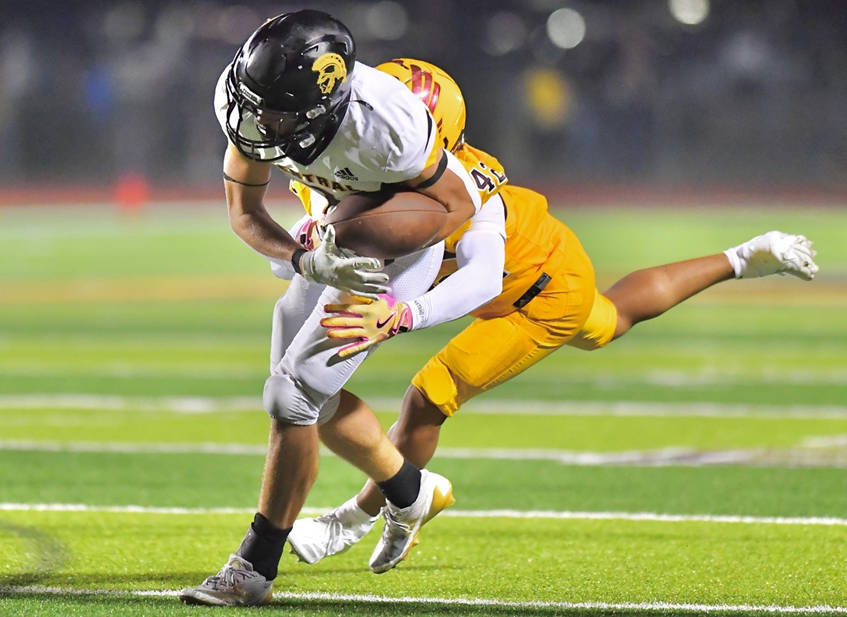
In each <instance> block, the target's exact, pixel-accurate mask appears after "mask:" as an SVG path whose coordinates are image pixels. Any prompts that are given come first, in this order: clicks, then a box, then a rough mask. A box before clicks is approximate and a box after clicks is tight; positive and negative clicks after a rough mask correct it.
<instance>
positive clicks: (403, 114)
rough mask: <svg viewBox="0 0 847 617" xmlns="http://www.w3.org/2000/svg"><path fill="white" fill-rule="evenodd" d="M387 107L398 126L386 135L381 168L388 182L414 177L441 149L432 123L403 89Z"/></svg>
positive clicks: (427, 112) (430, 117)
mask: <svg viewBox="0 0 847 617" xmlns="http://www.w3.org/2000/svg"><path fill="white" fill-rule="evenodd" d="M390 110H391V115H392V116H393V118H391V121H392V122H391V124H392V126H395V127H398V129H397V130H394V131H392V132H391V134H390V135H389V138H390V139H389V144H388V154H387V156H386V159H385V168H384V169H383V173H384V176H385V181H384V182H385V183H388V184H391V183H395V182H405V181H407V180H411V179H412V178H416V177H417V176H419V175H420V174H421V172H422V171H423V170H424V169H426V168H427V167H430V166H431V165H433V164H434V163H435V161H436V159H437V157H438V152H439V150H440V148H439V147H438V139H437V133H436V128H435V122H434V121H433V120H432V116H431V115H429V111H428V110H427V108H426V106H425V105H424V104H423V103H422V102H421V101H420V100H419V99H418V98H417V97H416V96H415V95H413V94H412V93H411V92H409V91H408V90H406V89H405V88H403V89H402V90H401V91H399V92H398V93H397V94H395V95H394V97H393V100H392V105H390Z"/></svg>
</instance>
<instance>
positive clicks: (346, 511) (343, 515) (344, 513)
mask: <svg viewBox="0 0 847 617" xmlns="http://www.w3.org/2000/svg"><path fill="white" fill-rule="evenodd" d="M338 518H340V519H341V520H343V521H344V522H345V523H349V524H352V525H361V524H363V523H368V522H374V521H375V520H376V516H371V515H370V514H368V513H367V512H365V511H364V510H362V508H360V507H359V502H358V501H356V497H353V498H351V499H348V500H347V501H345V502H344V503H343V504H341V506H339V508H338Z"/></svg>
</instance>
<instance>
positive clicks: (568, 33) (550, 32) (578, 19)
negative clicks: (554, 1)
mask: <svg viewBox="0 0 847 617" xmlns="http://www.w3.org/2000/svg"><path fill="white" fill-rule="evenodd" d="M547 36H548V37H549V38H550V40H551V41H552V42H553V45H555V46H556V47H559V48H560V49H573V48H574V47H576V46H577V45H579V44H580V43H581V42H582V39H584V38H585V19H584V18H583V17H582V15H580V14H579V13H578V12H577V11H575V10H574V9H559V10H558V11H553V12H552V13H551V14H550V17H548V18H547Z"/></svg>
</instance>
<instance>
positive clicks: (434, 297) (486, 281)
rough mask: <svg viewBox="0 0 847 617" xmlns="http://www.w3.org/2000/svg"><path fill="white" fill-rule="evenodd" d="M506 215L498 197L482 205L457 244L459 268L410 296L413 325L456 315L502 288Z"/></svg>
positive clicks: (417, 326) (427, 325)
mask: <svg viewBox="0 0 847 617" xmlns="http://www.w3.org/2000/svg"><path fill="white" fill-rule="evenodd" d="M505 260H506V216H505V207H504V206H503V201H502V200H501V198H500V197H496V198H495V199H494V200H492V201H491V202H489V203H488V204H486V205H485V206H483V207H482V209H481V210H480V211H479V212H478V213H477V214H475V215H474V216H473V218H471V225H470V228H469V229H468V230H467V232H466V233H465V234H464V236H463V237H462V239H461V242H459V243H458V244H457V246H456V265H457V266H458V269H457V270H456V271H455V272H454V273H453V274H451V275H450V276H448V277H447V278H446V279H444V280H443V281H442V282H441V283H440V284H438V285H436V286H435V287H434V288H433V289H432V290H430V291H428V292H427V293H425V294H424V295H422V296H420V297H418V298H415V299H414V300H411V301H410V302H409V303H408V304H409V306H410V307H411V308H412V329H413V330H421V329H423V328H431V327H432V326H437V325H438V324H442V323H444V322H447V321H452V320H454V319H459V318H460V317H464V316H465V315H467V314H469V313H471V312H472V311H474V310H476V309H478V308H479V307H480V306H483V305H485V304H486V303H488V302H490V301H491V300H493V299H494V298H496V297H497V295H498V294H500V292H501V291H502V290H503V267H504V264H505Z"/></svg>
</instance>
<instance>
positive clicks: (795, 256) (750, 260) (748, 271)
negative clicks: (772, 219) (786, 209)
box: [724, 231, 818, 281]
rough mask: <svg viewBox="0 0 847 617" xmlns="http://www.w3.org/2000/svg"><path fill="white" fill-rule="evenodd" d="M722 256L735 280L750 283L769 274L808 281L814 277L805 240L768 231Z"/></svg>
mask: <svg viewBox="0 0 847 617" xmlns="http://www.w3.org/2000/svg"><path fill="white" fill-rule="evenodd" d="M724 254H725V255H726V256H727V258H729V263H730V264H731V265H732V269H733V271H734V272H735V278H737V279H753V278H758V277H760V276H768V275H771V274H779V275H785V274H792V275H794V276H796V277H797V278H799V279H803V280H804V281H811V280H812V279H813V278H815V274H817V273H818V265H817V264H816V263H815V260H814V257H815V255H817V253H816V252H815V251H813V250H812V243H811V242H810V241H809V240H807V239H806V237H805V236H796V235H793V234H786V233H783V232H781V231H769V232H768V233H766V234H762V235H761V236H756V237H755V238H753V239H752V240H748V241H747V242H745V243H744V244H739V245H738V246H736V247H733V248H731V249H727V250H726V251H724Z"/></svg>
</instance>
